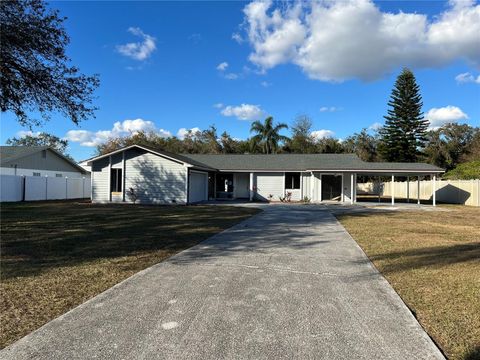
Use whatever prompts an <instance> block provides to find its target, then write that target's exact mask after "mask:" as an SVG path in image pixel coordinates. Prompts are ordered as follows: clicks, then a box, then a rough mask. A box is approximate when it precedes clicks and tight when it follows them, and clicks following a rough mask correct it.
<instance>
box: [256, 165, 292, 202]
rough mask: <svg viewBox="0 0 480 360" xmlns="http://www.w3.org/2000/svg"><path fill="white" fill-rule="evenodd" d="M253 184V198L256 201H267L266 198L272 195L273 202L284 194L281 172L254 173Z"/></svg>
mask: <svg viewBox="0 0 480 360" xmlns="http://www.w3.org/2000/svg"><path fill="white" fill-rule="evenodd" d="M254 183H255V186H256V188H257V191H256V194H255V197H256V198H257V199H258V200H268V196H269V195H273V200H276V201H278V197H279V196H284V194H285V189H284V186H285V183H284V177H283V172H281V173H256V174H255V176H254Z"/></svg>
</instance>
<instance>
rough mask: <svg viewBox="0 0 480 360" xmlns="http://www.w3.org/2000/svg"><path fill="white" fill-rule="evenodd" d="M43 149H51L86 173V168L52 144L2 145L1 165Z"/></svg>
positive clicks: (0, 148) (0, 152)
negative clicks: (51, 145) (54, 147)
mask: <svg viewBox="0 0 480 360" xmlns="http://www.w3.org/2000/svg"><path fill="white" fill-rule="evenodd" d="M43 150H49V151H51V152H53V153H55V154H57V155H58V156H59V157H61V158H62V159H63V160H65V161H66V162H68V163H69V164H70V165H72V166H73V167H75V168H77V169H78V170H80V172H82V173H85V172H86V170H85V169H84V168H82V167H81V166H79V165H78V164H76V163H75V162H74V161H72V160H70V159H69V158H67V157H66V156H65V155H63V154H61V153H59V152H58V151H56V150H55V149H53V148H51V147H50V146H3V145H2V146H0V166H3V165H5V164H8V163H10V162H12V161H14V160H17V159H21V158H23V157H26V156H30V155H33V154H35V153H37V152H39V151H43Z"/></svg>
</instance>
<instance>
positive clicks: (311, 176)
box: [310, 171, 322, 202]
mask: <svg viewBox="0 0 480 360" xmlns="http://www.w3.org/2000/svg"><path fill="white" fill-rule="evenodd" d="M314 185H315V179H314V176H313V171H310V198H311V199H312V200H311V201H312V202H313V201H314V199H313V197H314V195H315V193H314V191H313V187H314ZM320 201H322V199H320Z"/></svg>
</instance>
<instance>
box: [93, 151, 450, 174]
mask: <svg viewBox="0 0 480 360" xmlns="http://www.w3.org/2000/svg"><path fill="white" fill-rule="evenodd" d="M132 147H140V148H143V149H145V150H147V151H151V152H153V153H157V154H159V155H164V156H166V157H170V158H172V159H175V160H178V161H180V162H183V163H187V164H189V165H192V166H194V167H197V168H202V169H206V170H212V171H215V170H221V171H315V170H318V171H339V172H341V171H357V172H362V173H369V172H372V173H380V172H385V173H391V172H396V173H406V174H408V173H410V172H413V173H415V172H423V173H432V172H443V169H441V168H439V167H437V166H434V165H430V164H424V163H386V162H384V163H380V162H378V163H371V162H365V161H362V160H360V158H359V157H358V156H357V155H355V154H270V155H263V154H215V155H213V154H172V153H169V152H166V151H163V150H159V149H156V148H153V147H150V146H145V145H130V146H127V147H124V148H122V149H118V150H116V151H113V152H111V153H108V154H104V155H100V156H97V157H95V158H92V159H88V160H87V162H88V163H90V162H92V161H96V160H98V159H101V158H103V157H106V156H109V155H111V154H113V153H118V152H121V151H124V150H126V149H130V148H132Z"/></svg>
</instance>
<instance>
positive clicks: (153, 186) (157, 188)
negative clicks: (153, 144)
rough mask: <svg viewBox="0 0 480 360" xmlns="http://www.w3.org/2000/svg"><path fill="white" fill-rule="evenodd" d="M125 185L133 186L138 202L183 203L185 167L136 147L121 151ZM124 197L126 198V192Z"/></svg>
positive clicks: (185, 184) (126, 187) (185, 192)
mask: <svg viewBox="0 0 480 360" xmlns="http://www.w3.org/2000/svg"><path fill="white" fill-rule="evenodd" d="M125 162H126V170H125V174H124V176H126V177H125V189H124V190H127V191H128V189H130V188H133V189H134V190H135V192H136V193H137V195H138V200H137V201H138V202H141V203H154V204H172V203H177V204H184V203H186V198H187V168H186V167H185V166H184V165H183V164H182V163H178V162H175V161H172V160H169V159H166V158H163V157H160V156H158V155H155V154H152V153H149V152H146V151H143V150H137V149H130V150H127V151H126V153H125ZM125 200H126V201H129V200H130V199H129V198H128V196H126V198H125Z"/></svg>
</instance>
